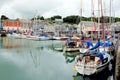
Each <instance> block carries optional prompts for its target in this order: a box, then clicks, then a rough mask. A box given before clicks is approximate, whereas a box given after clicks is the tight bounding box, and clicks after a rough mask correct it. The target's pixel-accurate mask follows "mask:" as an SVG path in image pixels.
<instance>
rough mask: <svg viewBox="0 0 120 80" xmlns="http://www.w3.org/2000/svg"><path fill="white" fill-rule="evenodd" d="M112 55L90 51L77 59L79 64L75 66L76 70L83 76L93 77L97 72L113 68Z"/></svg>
mask: <svg viewBox="0 0 120 80" xmlns="http://www.w3.org/2000/svg"><path fill="white" fill-rule="evenodd" d="M110 63H111V57H110V55H109V54H108V53H107V52H106V53H102V52H98V51H95V50H90V51H88V52H86V53H84V54H83V55H82V57H79V58H77V63H76V64H75V66H74V70H76V71H77V72H78V73H80V74H81V75H92V74H95V73H96V72H101V71H102V70H104V69H105V68H107V67H109V68H110V66H111V64H110Z"/></svg>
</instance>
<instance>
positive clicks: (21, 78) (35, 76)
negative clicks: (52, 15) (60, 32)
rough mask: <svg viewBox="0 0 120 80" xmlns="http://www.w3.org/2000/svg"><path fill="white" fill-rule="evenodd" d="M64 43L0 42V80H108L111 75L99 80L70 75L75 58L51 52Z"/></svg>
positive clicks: (17, 40) (2, 40)
mask: <svg viewBox="0 0 120 80" xmlns="http://www.w3.org/2000/svg"><path fill="white" fill-rule="evenodd" d="M64 43H65V42H63V41H52V40H51V41H32V40H24V39H13V38H9V39H8V38H0V80H110V79H109V78H110V77H109V76H110V75H111V74H107V75H106V74H104V75H103V76H104V79H100V76H97V75H95V76H91V77H83V76H81V75H79V74H78V73H77V72H76V71H73V70H72V67H73V65H74V64H75V62H74V59H75V55H77V54H75V55H73V54H72V55H71V54H68V53H63V52H58V51H55V50H54V48H55V47H62V46H63V44H64ZM103 73H104V72H103ZM103 73H102V74H103Z"/></svg>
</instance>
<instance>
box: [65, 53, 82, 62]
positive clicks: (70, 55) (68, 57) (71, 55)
mask: <svg viewBox="0 0 120 80" xmlns="http://www.w3.org/2000/svg"><path fill="white" fill-rule="evenodd" d="M79 54H80V53H70V52H65V53H63V56H64V57H65V60H66V63H72V62H73V61H74V60H75V57H76V56H77V55H79Z"/></svg>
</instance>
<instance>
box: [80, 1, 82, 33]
mask: <svg viewBox="0 0 120 80" xmlns="http://www.w3.org/2000/svg"><path fill="white" fill-rule="evenodd" d="M81 18H82V0H80V33H81V34H82V25H81V20H82V19H81Z"/></svg>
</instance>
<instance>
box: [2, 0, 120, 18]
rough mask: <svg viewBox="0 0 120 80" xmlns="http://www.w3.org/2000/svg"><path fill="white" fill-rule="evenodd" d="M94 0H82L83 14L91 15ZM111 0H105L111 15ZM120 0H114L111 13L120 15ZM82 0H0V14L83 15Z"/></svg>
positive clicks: (96, 12)
mask: <svg viewBox="0 0 120 80" xmlns="http://www.w3.org/2000/svg"><path fill="white" fill-rule="evenodd" d="M91 1H92V0H82V16H87V17H90V16H91V15H92V11H93V8H92V9H91ZM97 1H98V0H93V2H94V14H95V15H94V16H98V2H97ZM109 3H110V0H103V7H104V15H106V16H109V15H110V13H109V11H110V5H109ZM119 4H120V1H119V0H112V9H111V12H112V13H111V15H112V16H116V17H120V14H119V13H120V9H119ZM80 9H81V1H80V0H0V15H6V16H7V17H9V18H12V19H15V18H33V17H35V16H37V15H39V16H44V17H45V18H49V17H51V16H54V15H61V16H62V17H66V16H70V15H81V14H80Z"/></svg>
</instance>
